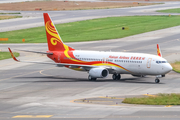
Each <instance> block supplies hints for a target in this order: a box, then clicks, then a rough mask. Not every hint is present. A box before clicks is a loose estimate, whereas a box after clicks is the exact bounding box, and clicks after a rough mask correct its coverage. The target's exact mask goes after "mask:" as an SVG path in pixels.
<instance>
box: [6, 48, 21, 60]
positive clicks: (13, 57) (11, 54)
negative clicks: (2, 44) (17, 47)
mask: <svg viewBox="0 0 180 120" xmlns="http://www.w3.org/2000/svg"><path fill="white" fill-rule="evenodd" d="M8 49H9V52H10V53H11V56H12V58H13V59H14V60H15V61H17V62H20V61H19V60H17V59H16V57H15V56H14V54H13V53H12V51H11V49H10V48H8Z"/></svg>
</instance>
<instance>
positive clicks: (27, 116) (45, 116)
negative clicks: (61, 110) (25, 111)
mask: <svg viewBox="0 0 180 120" xmlns="http://www.w3.org/2000/svg"><path fill="white" fill-rule="evenodd" d="M52 116H53V115H16V116H13V117H12V118H50V117H52Z"/></svg>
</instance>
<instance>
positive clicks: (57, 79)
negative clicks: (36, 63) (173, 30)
mask: <svg viewBox="0 0 180 120" xmlns="http://www.w3.org/2000/svg"><path fill="white" fill-rule="evenodd" d="M16 79H19V80H20V79H25V81H15V82H36V83H41V82H118V83H136V84H156V83H155V82H154V80H152V82H149V81H146V78H122V79H121V80H112V79H97V80H96V81H90V80H88V79H85V78H70V77H60V76H58V77H55V76H43V77H39V76H38V77H16ZM28 79H35V80H32V81H29V80H28ZM37 79H38V80H37ZM159 84H164V83H159Z"/></svg>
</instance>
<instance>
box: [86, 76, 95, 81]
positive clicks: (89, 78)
mask: <svg viewBox="0 0 180 120" xmlns="http://www.w3.org/2000/svg"><path fill="white" fill-rule="evenodd" d="M96 79H97V78H92V77H91V76H90V75H89V76H88V80H93V81H96Z"/></svg>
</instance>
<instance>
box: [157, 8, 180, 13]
mask: <svg viewBox="0 0 180 120" xmlns="http://www.w3.org/2000/svg"><path fill="white" fill-rule="evenodd" d="M157 12H164V13H180V8H175V9H167V10H158V11H157Z"/></svg>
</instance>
